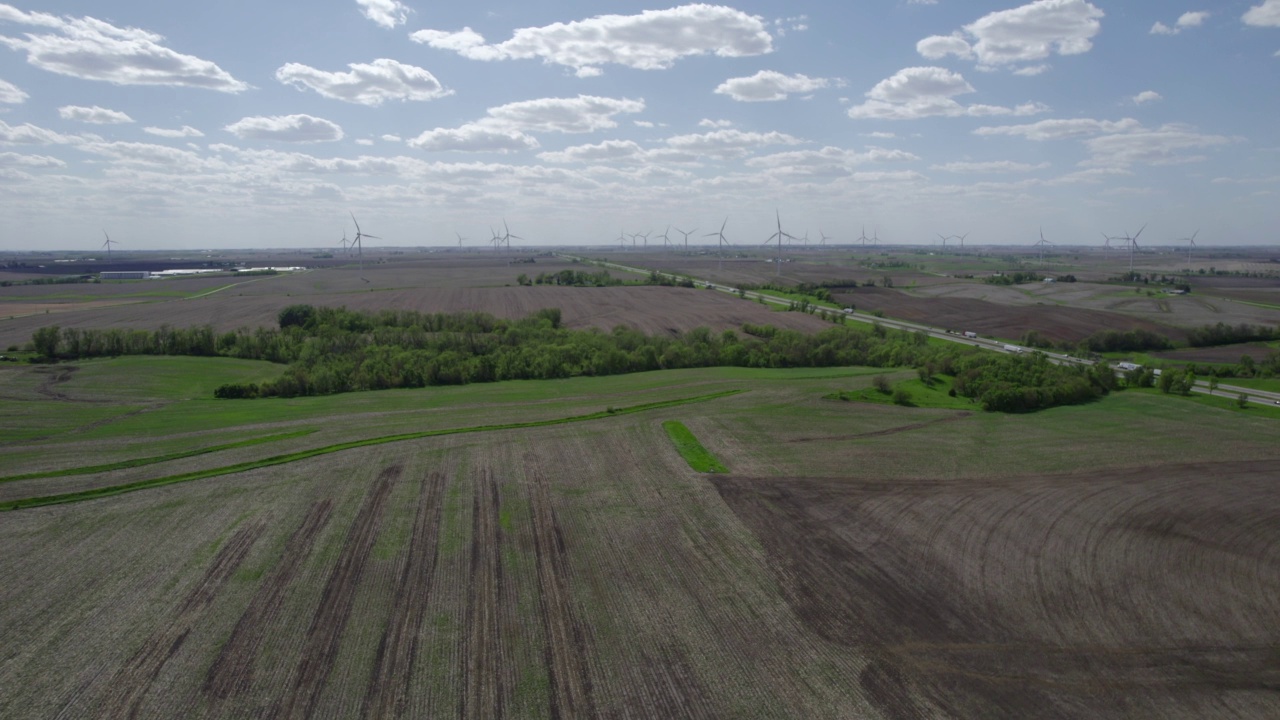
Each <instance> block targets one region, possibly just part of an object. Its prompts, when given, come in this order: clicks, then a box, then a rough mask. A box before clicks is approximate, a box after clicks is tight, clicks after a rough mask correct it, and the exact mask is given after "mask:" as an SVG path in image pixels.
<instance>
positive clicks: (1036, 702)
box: [0, 291, 1280, 718]
mask: <svg viewBox="0 0 1280 720" xmlns="http://www.w3.org/2000/svg"><path fill="white" fill-rule="evenodd" d="M697 292H704V291H697ZM730 300H731V298H730ZM739 302H740V301H739ZM743 304H744V305H750V304H749V303H743ZM72 368H75V369H72ZM272 371H273V366H270V365H267V364H265V363H240V362H237V361H231V360H226V359H223V358H215V359H197V358H122V359H112V360H96V361H92V362H83V363H76V364H74V365H62V366H52V367H51V368H47V369H43V368H41V367H36V366H19V365H3V366H0V387H3V388H4V391H3V395H4V397H3V398H0V408H2V409H3V411H4V416H5V417H9V418H14V417H19V418H21V417H31V418H36V419H37V422H38V424H39V425H40V430H39V433H37V434H36V436H32V437H29V438H27V439H26V440H24V441H22V442H20V443H19V442H9V443H7V444H5V445H3V446H0V458H3V460H4V463H3V465H4V467H5V470H4V473H5V475H6V476H7V477H12V476H14V475H19V474H23V473H38V472H43V473H46V474H48V476H47V477H43V478H32V479H27V480H4V481H0V493H3V494H4V498H5V499H13V498H18V497H31V496H34V495H36V494H46V493H56V492H73V491H76V490H79V489H86V488H95V487H109V486H113V485H119V484H123V483H126V482H134V481H137V480H141V479H148V478H162V477H166V476H174V475H177V474H179V473H183V472H189V471H198V470H217V469H218V468H225V467H229V466H233V465H235V464H236V463H242V462H253V461H255V460H262V459H265V458H270V457H276V456H281V455H285V454H287V453H290V452H295V453H305V451H308V450H324V452H322V453H321V454H315V455H313V456H311V457H299V459H296V460H293V461H289V462H281V463H279V464H274V465H269V466H264V467H258V468H256V469H248V470H244V471H241V472H234V473H227V474H219V475H212V476H209V477H204V478H202V479H194V480H190V481H187V482H180V483H175V484H170V485H165V486H163V487H156V488H151V489H144V490H138V491H135V492H128V493H124V494H119V495H114V496H111V497H106V498H102V499H95V500H84V501H80V502H73V503H68V504H61V505H51V506H46V507H37V508H29V509H23V510H15V511H9V512H0V545H2V546H3V547H4V548H5V552H4V553H0V573H3V576H4V577H5V578H6V582H5V583H3V584H0V646H3V647H5V648H6V652H5V653H4V654H3V655H0V686H3V687H5V688H6V691H5V693H3V694H2V695H0V717H27V718H45V717H47V718H54V717H140V718H152V717H154V718H162V717H214V718H219V717H226V718H253V717H262V718H277V717H315V718H328V717H334V718H337V717H342V718H347V717H370V718H372V717H510V718H538V717H761V718H765V717H768V718H772V717H814V718H822V717H830V718H842V717H869V718H913V717H978V716H987V717H990V716H996V717H1051V718H1052V717H1064V718H1065V717H1099V718H1108V717H1116V718H1120V717H1169V718H1179V717H1185V718H1201V717H1242V718H1254V717H1258V718H1260V717H1272V716H1275V715H1277V714H1280V692H1277V687H1280V675H1278V674H1277V673H1278V671H1277V670H1276V668H1275V664H1274V662H1271V660H1272V659H1273V658H1274V656H1275V653H1276V651H1277V648H1278V647H1280V627H1278V626H1277V624H1276V623H1275V622H1274V619H1275V618H1276V617H1277V616H1280V567H1278V566H1277V565H1276V562H1275V558H1274V548H1275V547H1276V545H1277V543H1280V487H1278V486H1276V484H1275V483H1274V482H1273V479H1274V477H1275V471H1274V468H1275V467H1276V466H1277V464H1278V463H1280V417H1277V414H1278V413H1277V411H1274V410H1269V409H1267V408H1250V409H1249V410H1243V411H1242V410H1237V409H1229V408H1226V407H1221V408H1219V407H1210V406H1205V405H1200V404H1197V403H1193V402H1191V401H1188V400H1186V399H1182V398H1176V397H1170V396H1164V395H1160V394H1158V393H1150V392H1133V391H1129V392H1121V393H1115V394H1113V395H1111V396H1109V397H1107V398H1105V399H1103V400H1101V401H1098V402H1095V403H1091V404H1087V405H1080V406H1071V407H1064V408H1056V409H1053V410H1049V411H1043V412H1040V413H1035V414H1032V415H1026V416H1006V415H998V414H990V413H983V412H981V411H978V410H977V409H976V408H972V409H970V408H966V407H965V406H964V403H963V402H959V403H957V404H956V405H955V406H953V407H947V408H937V409H928V408H910V407H899V406H895V405H886V404H869V403H858V402H841V401H837V400H825V399H823V396H824V395H830V394H832V393H833V392H839V391H860V390H862V389H864V388H867V387H869V386H870V385H871V382H872V378H873V376H874V375H877V374H880V373H881V372H883V371H881V370H876V369H870V368H822V369H817V370H746V369H727V368H726V369H703V370H684V371H663V372H654V373H641V374H636V375H627V376H615V377H607V378H575V379H572V380H561V381H540V382H507V383H495V384H492V385H475V386H465V387H451V388H438V389H427V390H414V391H385V392H368V393H358V394H350V395H339V396H331V397H314V398H296V399H292V400H252V401H214V400H211V399H209V398H210V391H211V388H212V387H215V386H216V385H218V384H220V383H222V382H228V381H233V380H235V381H241V380H245V379H249V378H254V377H262V376H266V375H269V374H270V373H271V372H272ZM890 377H891V379H892V380H895V381H899V380H905V379H907V378H909V377H911V378H913V377H914V373H910V372H899V373H896V374H894V373H891V374H890ZM51 378H52V379H51ZM134 378H139V379H141V381H136V382H135V381H133V380H132V379H134ZM729 393H733V394H729ZM684 401H688V402H684ZM655 402H665V403H666V404H665V405H663V406H661V407H651V408H650V409H643V406H645V404H646V403H655ZM636 407H640V408H641V409H639V410H638V411H634V412H633V411H629V410H628V408H636ZM138 408H142V409H141V410H138ZM610 410H612V412H610ZM1192 410H1193V411H1192ZM10 422H12V423H13V424H12V429H14V430H22V429H23V428H22V423H20V422H17V421H14V420H11V421H10ZM535 422H543V423H544V424H542V425H536V426H535V425H532V424H531V423H535ZM553 422H558V423H559V424H551V423H553ZM669 422H676V423H680V424H681V425H682V426H683V427H684V428H685V429H687V432H688V433H689V434H690V435H691V436H692V437H693V438H694V439H696V441H697V442H698V443H699V444H700V445H701V446H702V448H703V449H704V450H705V452H706V453H708V454H709V455H710V456H712V457H713V458H714V459H715V460H718V461H719V463H721V464H723V466H725V468H726V469H727V472H725V473H717V474H704V473H699V472H696V471H695V470H693V469H691V467H690V466H689V464H688V463H687V462H686V460H685V458H684V457H682V456H681V454H680V452H679V451H678V450H677V447H676V446H675V444H674V443H673V441H672V438H671V437H669V435H668V429H667V428H664V423H669ZM511 423H529V424H528V425H527V426H525V427H521V428H518V429H484V428H485V426H493V425H503V424H511ZM9 429H10V428H6V430H5V431H6V433H7V432H8V431H9ZM449 430H457V431H462V430H467V431H466V432H452V433H451V434H440V435H436V436H430V437H416V438H415V439H405V440H399V441H394V442H379V444H368V445H365V446H361V447H347V448H345V449H333V448H335V447H337V446H338V445H340V444H341V443H345V442H349V441H353V440H370V441H377V440H379V438H388V437H390V436H395V435H398V434H406V433H421V432H423V431H449ZM304 431H305V434H300V433H303V432H304ZM6 437H7V435H6ZM1192 437H1193V438H1195V442H1188V441H1187V439H1188V438H1192ZM254 439H256V440H259V441H261V442H258V443H257V444H243V443H244V442H245V441H249V440H254ZM211 448H212V449H211ZM219 448H222V449H219ZM206 449H211V450H210V451H209V452H203V453H200V454H191V453H194V452H195V451H200V450H206ZM183 453H187V454H186V455H185V456H184V457H181V458H175V459H170V460H162V461H158V462H154V463H150V464H132V465H130V466H128V467H122V468H119V469H111V470H100V471H97V472H90V473H85V474H74V475H73V474H66V473H65V471H69V470H72V469H75V468H83V467H86V466H93V465H101V464H104V463H107V462H123V463H126V464H128V462H129V461H139V460H145V459H147V458H152V459H154V458H161V457H164V456H166V455H173V454H183ZM60 471H61V472H62V473H63V474H59V472H60Z"/></svg>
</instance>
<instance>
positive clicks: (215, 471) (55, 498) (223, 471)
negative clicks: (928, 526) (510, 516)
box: [0, 390, 746, 512]
mask: <svg viewBox="0 0 1280 720" xmlns="http://www.w3.org/2000/svg"><path fill="white" fill-rule="evenodd" d="M742 392H746V391H745V390H726V391H723V392H718V393H711V394H709V395H698V396H696V397H691V398H681V399H676V400H662V401H659V402H651V403H644V404H642V405H632V406H630V407H623V408H612V407H611V408H609V409H608V410H602V411H600V412H594V413H588V414H586V415H573V416H571V417H564V418H552V419H550V420H534V421H531V422H519V423H502V424H498V425H477V426H475V427H466V428H443V429H440V430H423V431H421V432H413V433H402V434H400V435H386V436H383V437H375V438H367V439H365V440H353V441H351V442H345V443H338V444H337V445H326V446H324V447H318V448H313V449H311V450H300V451H298V452H292V453H286V454H284V455H275V456H273V457H269V458H263V459H261V460H250V461H247V462H242V463H236V464H235V465H227V466H225V467H219V468H210V469H208V470H196V471H194V472H188V473H181V474H179V475H168V476H165V477H159V478H153V479H151V480H139V481H137V482H131V483H125V484H123V485H111V486H109V487H101V488H94V489H92V490H81V491H79V492H70V493H63V494H61V495H46V496H43V497H31V498H23V499H21V500H10V501H8V502H2V503H0V512H4V511H9V510H22V509H25V508H33V507H42V506H45V505H61V504H63V503H72V502H80V501H81V500H93V499H96V498H104V497H110V496H112V495H121V494H123V493H127V492H133V491H135V490H145V489H149V488H155V487H161V486H164V485H173V484H176V483H182V482H190V481H192V480H203V479H205V478H211V477H218V476H220V475H231V474H234V473H239V472H245V471H246V470H257V469H258V468H264V467H271V466H273V465H283V464H285V463H291V462H296V461H298V460H305V459H307V458H312V457H316V456H318V455H328V454H329V453H336V452H342V451H343V450H351V449H354V448H360V447H368V446H370V445H384V444H386V443H393V442H402V441H405V440H419V439H422V438H428V437H438V436H440V435H459V434H463V433H475V432H490V431H494V430H519V429H524V428H533V427H544V426H549V425H566V424H569V423H577V422H585V421H587V420H599V419H602V418H608V417H614V416H616V415H628V414H631V413H638V412H644V411H646V410H657V409H659V408H668V407H675V406H677V405H688V404H691V403H697V402H706V401H708V400H716V399H719V398H723V397H729V396H730V395H737V394H738V393H742Z"/></svg>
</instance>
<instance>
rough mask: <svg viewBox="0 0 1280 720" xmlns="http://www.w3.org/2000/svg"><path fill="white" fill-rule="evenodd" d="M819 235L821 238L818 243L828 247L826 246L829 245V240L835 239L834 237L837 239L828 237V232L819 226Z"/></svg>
mask: <svg viewBox="0 0 1280 720" xmlns="http://www.w3.org/2000/svg"><path fill="white" fill-rule="evenodd" d="M818 235H819V236H820V239H819V240H818V244H819V245H821V246H822V247H826V246H827V241H828V240H834V239H835V238H830V237H827V234H826V233H824V232H822V229H821V228H819V229H818Z"/></svg>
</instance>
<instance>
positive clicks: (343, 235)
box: [338, 228, 350, 254]
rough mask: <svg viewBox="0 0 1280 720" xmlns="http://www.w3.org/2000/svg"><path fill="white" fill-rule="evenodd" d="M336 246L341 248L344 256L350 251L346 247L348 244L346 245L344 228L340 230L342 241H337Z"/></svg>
mask: <svg viewBox="0 0 1280 720" xmlns="http://www.w3.org/2000/svg"><path fill="white" fill-rule="evenodd" d="M338 244H339V245H341V246H342V252H343V253H344V254H346V253H349V252H350V249H349V248H348V247H347V244H348V243H347V229H346V228H342V239H341V240H339V241H338Z"/></svg>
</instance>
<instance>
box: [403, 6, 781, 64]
mask: <svg viewBox="0 0 1280 720" xmlns="http://www.w3.org/2000/svg"><path fill="white" fill-rule="evenodd" d="M409 37H410V38H411V39H413V40H414V41H416V42H420V43H424V44H426V45H430V46H431V47H434V48H437V49H441V50H451V51H453V52H456V53H458V54H460V55H462V56H463V57H467V58H470V59H472V60H511V59H530V58H541V59H542V61H543V62H546V63H553V64H556V65H564V66H566V67H570V68H573V69H574V70H576V71H577V73H578V75H579V76H582V77H590V76H594V75H599V74H600V72H601V71H600V66H601V65H606V64H610V63H612V64H616V65H623V66H626V67H631V68H637V69H641V70H659V69H665V68H669V67H671V65H672V64H673V63H675V61H676V60H679V59H680V58H683V57H690V56H695V55H716V56H719V57H746V56H751V55H763V54H766V53H769V52H772V51H773V38H772V37H771V36H770V35H769V33H768V31H767V30H766V28H765V23H764V21H763V20H762V19H761V18H759V17H757V16H754V15H747V14H746V13H743V12H741V11H738V10H735V9H733V8H729V7H723V6H719V5H707V4H702V3H699V4H692V5H682V6H680V7H674V8H670V9H667V10H645V11H644V12H641V13H640V14H638V15H598V16H596V17H593V18H588V19H586V20H576V21H573V22H569V23H553V24H551V25H546V26H543V27H533V28H521V29H519V30H516V31H515V32H514V33H513V34H512V36H511V39H510V40H507V41H505V42H501V43H498V44H495V45H490V44H487V43H486V42H485V39H484V37H483V36H481V35H480V34H479V33H477V32H475V31H474V30H472V29H471V28H469V27H468V28H463V29H462V30H460V31H457V32H446V31H443V30H419V31H417V32H415V33H413V34H412V35H410V36H409Z"/></svg>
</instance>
